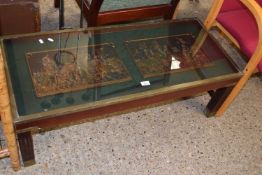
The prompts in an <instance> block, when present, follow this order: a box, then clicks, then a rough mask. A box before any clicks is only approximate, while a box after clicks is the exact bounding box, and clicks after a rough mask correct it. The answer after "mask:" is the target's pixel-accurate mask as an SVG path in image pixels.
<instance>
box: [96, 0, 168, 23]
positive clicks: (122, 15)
mask: <svg viewBox="0 0 262 175" xmlns="http://www.w3.org/2000/svg"><path fill="white" fill-rule="evenodd" d="M170 8H172V6H171V5H170V4H164V5H156V6H148V7H140V8H128V9H123V10H113V11H106V12H100V13H99V14H98V19H97V25H103V24H112V23H117V22H119V21H135V20H138V19H147V18H151V17H157V16H159V17H161V16H165V14H166V12H167V11H169V10H170ZM141 16H143V18H141ZM171 18H172V17H171Z"/></svg>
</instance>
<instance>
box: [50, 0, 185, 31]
mask: <svg viewBox="0 0 262 175" xmlns="http://www.w3.org/2000/svg"><path fill="white" fill-rule="evenodd" d="M90 1H91V2H90ZM165 1H168V0H164V2H165ZM179 1H180V0H170V1H169V3H168V4H167V3H166V4H164V3H162V4H156V5H151V6H143V7H133V8H124V9H117V10H109V11H102V12H101V11H100V9H101V6H102V4H103V2H104V0H83V4H82V0H76V2H77V4H78V5H79V7H80V9H82V8H83V14H84V17H85V18H86V21H87V23H88V27H92V26H100V25H107V24H116V23H121V22H132V21H138V20H146V19H150V18H151V19H152V18H160V17H162V18H164V19H172V18H173V16H175V14H176V13H175V12H176V8H177V5H178V3H179ZM54 2H55V7H59V6H60V0H55V1H54ZM154 4H155V3H154Z"/></svg>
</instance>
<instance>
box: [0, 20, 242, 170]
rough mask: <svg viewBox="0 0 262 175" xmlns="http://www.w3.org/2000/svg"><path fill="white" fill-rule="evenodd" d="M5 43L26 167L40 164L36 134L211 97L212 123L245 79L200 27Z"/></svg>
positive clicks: (180, 23)
mask: <svg viewBox="0 0 262 175" xmlns="http://www.w3.org/2000/svg"><path fill="white" fill-rule="evenodd" d="M203 34H204V35H205V36H207V37H205V39H204V42H203V43H202V42H201V43H200V42H199V41H201V37H203ZM202 39H203V38H202ZM1 42H2V49H3V53H4V54H3V58H4V63H5V66H6V77H7V80H8V87H9V93H10V101H11V104H10V105H11V108H12V112H13V118H14V125H15V128H16V133H17V136H18V141H19V145H20V146H19V147H20V151H21V155H22V160H23V162H24V165H25V166H27V165H31V164H34V163H35V158H34V148H33V140H32V133H35V132H42V131H46V130H50V129H54V128H59V127H64V126H67V125H70V124H72V123H78V122H83V121H86V120H93V119H97V118H100V117H105V116H109V115H114V114H119V113H124V112H128V111H133V110H138V109H141V108H145V107H149V106H151V107H152V106H155V105H159V104H163V103H167V102H172V101H174V100H175V99H181V98H183V97H190V96H194V95H196V94H198V93H203V92H209V93H210V94H211V100H210V102H209V103H208V104H207V107H206V110H205V113H206V115H207V116H212V115H214V114H215V113H216V111H217V110H218V108H219V107H220V105H221V104H222V103H223V100H224V99H225V98H226V97H227V95H228V94H229V93H230V91H231V89H232V87H233V86H234V84H235V83H236V82H237V81H238V80H239V79H240V77H241V76H242V72H241V71H240V68H239V67H238V64H237V63H235V62H234V60H232V59H231V57H229V56H228V54H227V53H226V52H225V51H224V50H223V49H222V48H221V47H220V46H219V44H218V43H217V41H216V40H215V39H214V38H213V37H212V36H210V35H209V34H207V33H205V31H204V29H203V27H202V25H201V23H200V22H199V21H198V20H197V19H184V20H176V21H165V22H154V23H150V24H133V25H119V26H114V27H101V28H89V29H83V30H65V31H57V32H46V33H37V34H28V35H19V36H11V37H6V38H3V39H2V41H1ZM198 46H199V47H198Z"/></svg>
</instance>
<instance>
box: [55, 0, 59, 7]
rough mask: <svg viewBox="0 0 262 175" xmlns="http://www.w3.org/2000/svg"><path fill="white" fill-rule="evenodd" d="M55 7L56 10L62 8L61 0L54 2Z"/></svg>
mask: <svg viewBox="0 0 262 175" xmlns="http://www.w3.org/2000/svg"><path fill="white" fill-rule="evenodd" d="M54 5H55V8H59V7H60V0H54Z"/></svg>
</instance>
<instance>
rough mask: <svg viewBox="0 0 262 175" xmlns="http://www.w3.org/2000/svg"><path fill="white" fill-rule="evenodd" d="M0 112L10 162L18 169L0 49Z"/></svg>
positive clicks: (18, 164) (16, 150)
mask: <svg viewBox="0 0 262 175" xmlns="http://www.w3.org/2000/svg"><path fill="white" fill-rule="evenodd" d="M0 114H1V119H2V123H3V132H4V136H5V138H6V142H7V148H8V151H9V153H10V158H11V164H12V167H13V169H14V170H15V171H17V170H19V169H20V161H19V154H18V145H17V141H16V136H15V130H14V125H13V116H12V112H11V106H10V98H9V93H8V87H7V80H6V76H5V66H4V61H3V55H2V52H1V49H0Z"/></svg>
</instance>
